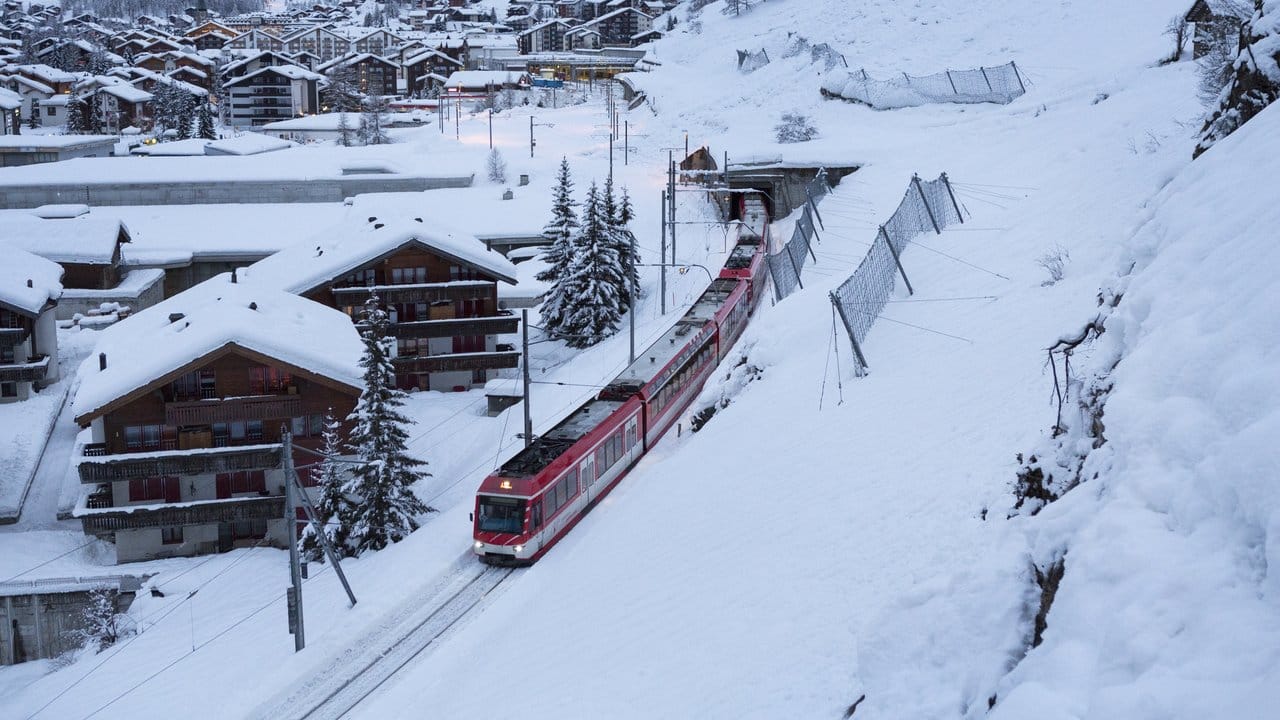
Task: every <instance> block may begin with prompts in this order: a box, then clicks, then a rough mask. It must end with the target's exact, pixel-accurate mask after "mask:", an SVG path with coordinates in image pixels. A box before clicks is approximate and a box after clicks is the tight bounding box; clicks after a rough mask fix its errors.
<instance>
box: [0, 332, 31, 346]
mask: <svg viewBox="0 0 1280 720" xmlns="http://www.w3.org/2000/svg"><path fill="white" fill-rule="evenodd" d="M27 335H28V333H27V330H26V328H0V348H7V347H17V346H18V345H21V344H22V343H24V342H26V341H27Z"/></svg>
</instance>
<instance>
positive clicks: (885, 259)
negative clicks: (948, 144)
mask: <svg viewBox="0 0 1280 720" xmlns="http://www.w3.org/2000/svg"><path fill="white" fill-rule="evenodd" d="M956 222H958V223H962V224H963V223H964V216H963V215H961V213H960V205H959V204H958V203H957V202H956V196H955V194H954V193H953V192H952V191H951V183H950V182H949V181H948V180H947V174H946V173H942V174H941V175H939V176H938V179H937V180H921V179H920V176H919V175H913V176H912V177H911V185H910V186H908V187H907V192H906V195H904V196H903V198H902V202H900V203H898V209H897V210H894V211H893V215H892V216H890V217H889V221H888V222H886V223H885V224H883V225H881V226H880V229H879V230H877V231H876V238H875V240H873V241H872V242H871V249H870V250H868V251H867V254H866V256H865V257H863V258H862V262H861V263H859V265H858V269H856V270H854V271H853V274H852V275H850V276H849V279H847V280H845V281H844V282H842V283H840V286H839V287H837V288H836V289H835V290H834V291H833V292H832V293H831V304H832V305H834V306H835V309H836V312H837V313H838V314H839V315H840V320H841V321H842V322H843V323H844V328H845V330H846V331H848V333H849V341H850V342H851V343H852V344H853V356H854V359H855V360H856V362H857V371H858V375H863V374H865V373H866V371H867V370H868V366H867V358H866V356H865V355H863V353H862V343H863V342H864V341H865V340H866V339H867V333H869V332H871V325H872V323H874V322H875V321H876V318H877V317H879V315H880V311H881V310H884V306H885V304H886V303H888V302H889V297H890V296H891V295H892V294H893V286H894V282H895V281H896V280H897V275H898V274H899V273H901V274H902V280H903V282H905V283H906V285H907V291H908V292H911V291H912V288H911V282H910V281H909V280H907V274H906V272H904V271H903V269H902V259H901V258H902V251H903V250H904V249H906V247H907V243H909V242H911V240H912V239H913V238H915V237H916V236H917V235H920V234H921V233H926V232H929V231H930V230H932V231H933V232H935V233H938V234H941V233H942V229H943V228H945V227H947V226H949V225H951V224H952V223H956Z"/></svg>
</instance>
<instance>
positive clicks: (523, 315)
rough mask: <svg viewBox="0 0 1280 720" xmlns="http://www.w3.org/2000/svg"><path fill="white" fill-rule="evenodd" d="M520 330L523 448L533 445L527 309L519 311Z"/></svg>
mask: <svg viewBox="0 0 1280 720" xmlns="http://www.w3.org/2000/svg"><path fill="white" fill-rule="evenodd" d="M520 330H521V335H522V336H523V344H524V357H523V358H522V359H521V361H520V367H521V372H520V374H521V376H522V377H523V378H524V446H525V447H529V445H531V444H533V416H532V415H531V414H530V413H529V309H528V308H525V309H523V310H521V311H520Z"/></svg>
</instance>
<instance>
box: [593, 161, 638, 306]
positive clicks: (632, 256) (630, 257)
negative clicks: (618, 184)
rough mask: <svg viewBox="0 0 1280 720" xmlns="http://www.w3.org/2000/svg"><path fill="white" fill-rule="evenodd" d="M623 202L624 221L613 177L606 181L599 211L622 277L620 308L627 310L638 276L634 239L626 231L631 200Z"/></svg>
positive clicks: (619, 289) (628, 231)
mask: <svg viewBox="0 0 1280 720" xmlns="http://www.w3.org/2000/svg"><path fill="white" fill-rule="evenodd" d="M624 192H625V191H624ZM624 201H625V203H626V221H624V220H623V206H622V205H621V204H619V202H618V199H617V196H616V194H615V193H614V191H613V177H609V178H608V179H606V180H605V182H604V193H603V195H602V196H601V199H600V209H601V213H602V215H603V218H604V223H605V226H606V228H607V230H608V235H609V240H610V242H611V243H612V245H613V248H614V252H616V253H617V255H618V263H619V267H620V272H621V275H622V285H621V286H620V287H619V288H618V291H619V294H620V297H621V298H622V308H623V310H627V309H629V308H630V307H631V305H632V298H631V285H632V283H633V282H639V280H640V276H639V273H638V271H637V269H636V262H637V258H636V253H635V240H636V239H635V236H634V235H633V234H632V233H631V231H630V230H629V229H627V222H628V221H630V219H631V215H632V212H633V210H632V208H631V199H630V198H629V197H625V196H624Z"/></svg>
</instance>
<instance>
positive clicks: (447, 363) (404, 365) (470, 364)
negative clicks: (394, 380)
mask: <svg viewBox="0 0 1280 720" xmlns="http://www.w3.org/2000/svg"><path fill="white" fill-rule="evenodd" d="M391 362H392V364H393V365H394V366H395V369H396V372H398V373H433V372H453V371H456V370H500V369H502V368H514V367H519V366H520V352H519V351H518V350H511V351H507V352H482V353H453V354H452V355H430V356H427V357H400V358H395V359H394V360H392V361H391Z"/></svg>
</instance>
